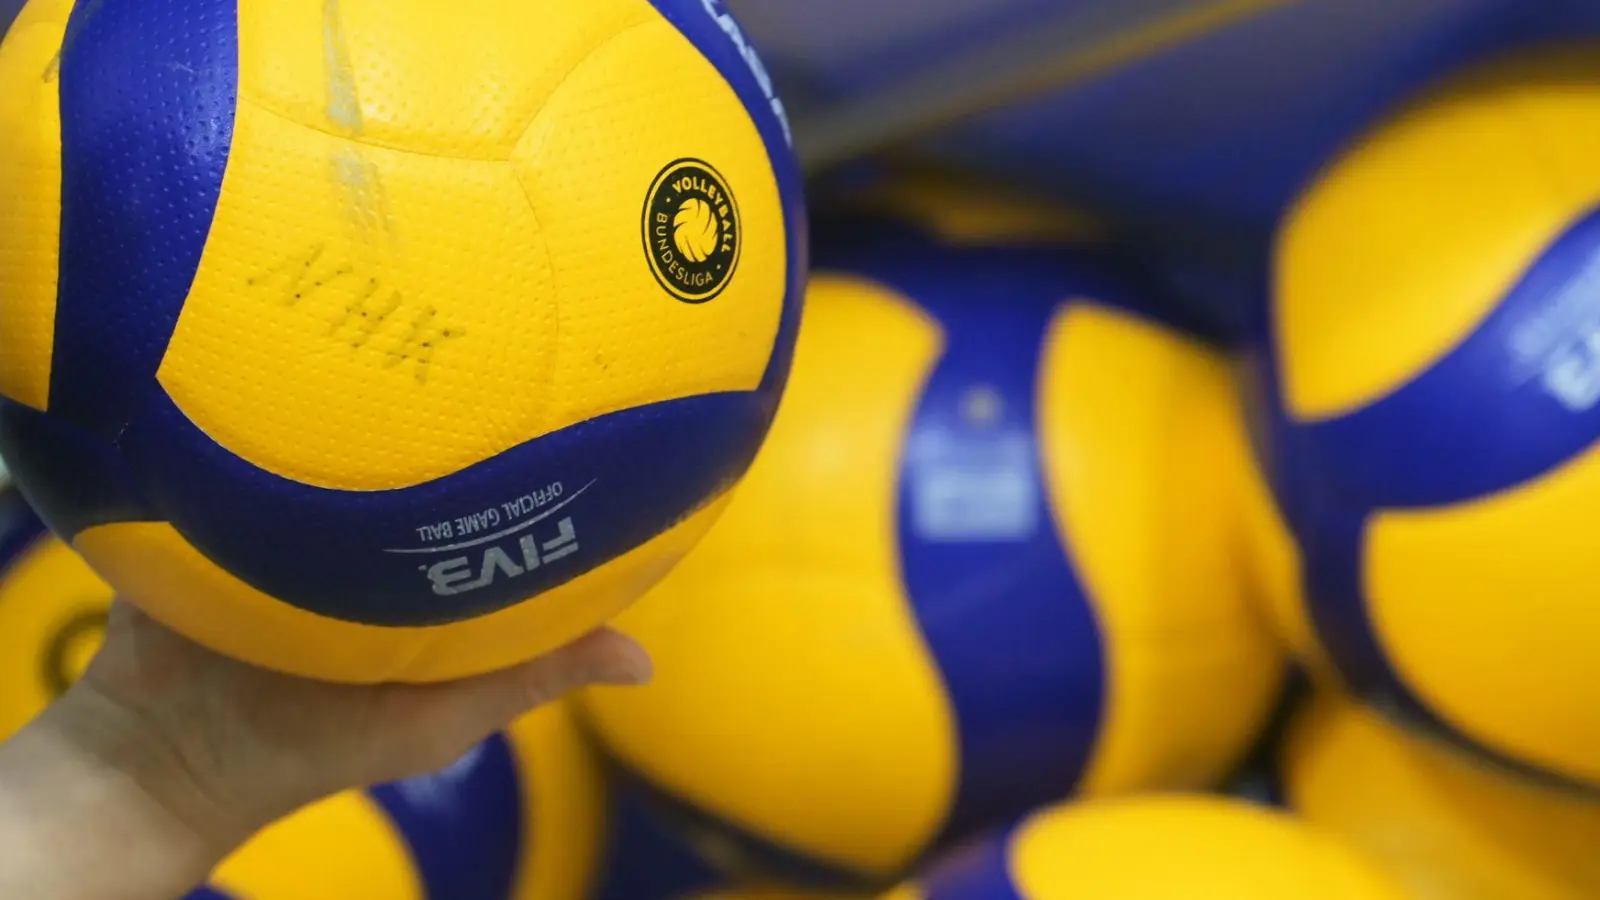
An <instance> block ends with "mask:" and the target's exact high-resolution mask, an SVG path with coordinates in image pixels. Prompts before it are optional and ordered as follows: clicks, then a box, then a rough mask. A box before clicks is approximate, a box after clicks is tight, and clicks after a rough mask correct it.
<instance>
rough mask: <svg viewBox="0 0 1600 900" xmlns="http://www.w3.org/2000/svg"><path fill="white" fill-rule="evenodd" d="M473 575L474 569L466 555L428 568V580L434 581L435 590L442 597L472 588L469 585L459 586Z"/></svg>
mask: <svg viewBox="0 0 1600 900" xmlns="http://www.w3.org/2000/svg"><path fill="white" fill-rule="evenodd" d="M471 577H472V569H470V568H469V567H468V560H467V558H466V557H465V556H459V557H456V558H455V559H447V560H445V561H444V562H442V563H439V564H438V565H435V566H432V567H430V568H429V569H428V580H429V581H431V582H433V592H434V593H435V594H438V595H439V596H441V597H454V596H455V595H456V594H459V593H462V592H463V591H468V590H471V588H469V587H457V585H459V584H461V583H462V582H463V581H466V580H467V579H469V578H471Z"/></svg>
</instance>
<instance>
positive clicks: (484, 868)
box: [0, 490, 605, 900]
mask: <svg viewBox="0 0 1600 900" xmlns="http://www.w3.org/2000/svg"><path fill="white" fill-rule="evenodd" d="M111 597H112V592H111V588H110V586H108V585H107V584H105V583H104V582H103V581H101V580H100V579H99V578H97V577H96V576H95V574H94V572H93V571H92V570H91V569H90V568H89V567H88V565H87V564H86V563H84V562H83V560H82V559H81V558H80V557H79V556H78V555H77V554H75V553H74V552H73V551H72V549H71V548H70V547H68V546H67V545H66V544H64V543H62V542H61V541H60V540H58V539H56V538H55V537H53V536H51V535H50V534H49V533H48V532H47V531H46V530H45V529H44V526H43V524H42V523H40V522H39V521H38V519H36V518H33V517H32V516H31V514H30V513H29V512H28V510H27V507H26V506H25V505H24V504H23V503H22V502H21V498H20V497H19V496H18V495H17V493H16V492H15V491H11V490H4V491H0V741H3V740H5V739H6V738H7V737H9V736H10V735H11V734H13V733H14V732H15V731H16V730H17V729H18V728H21V727H22V726H23V725H25V724H27V722H28V721H30V720H31V719H32V718H33V717H34V716H36V715H38V714H39V713H40V712H41V711H43V710H44V708H45V706H46V705H48V704H49V703H51V702H52V701H54V700H55V698H56V697H58V696H59V695H60V694H61V692H63V691H65V690H66V689H67V688H68V687H69V686H70V685H71V683H72V682H74V681H75V680H76V679H77V677H78V676H79V675H80V674H81V673H82V671H83V669H84V667H85V666H86V665H87V664H88V661H89V659H90V658H91V657H93V655H94V653H95V651H96V650H97V649H98V648H99V645H100V640H101V638H102V636H103V635H104V626H105V619H106V611H107V610H108V609H109V607H110V605H111ZM604 796H605V786H604V782H603V775H602V771H601V766H600V761H599V760H598V758H596V757H595V755H594V754H593V751H592V750H591V749H590V748H589V746H588V745H587V743H586V742H585V739H584V737H583V735H582V734H581V733H580V731H579V729H578V727H577V723H576V720H575V719H574V717H573V714H572V710H571V709H570V708H569V707H568V706H567V705H557V706H552V707H549V708H546V709H542V710H539V711H537V712H535V713H533V714H531V715H529V716H526V717H525V718H523V719H522V720H520V721H518V722H517V723H516V724H515V725H513V726H512V727H511V728H510V729H509V730H508V731H507V732H506V733H504V734H502V735H499V736H496V737H494V738H491V739H490V740H488V741H486V742H484V743H483V744H481V745H479V746H478V747H477V748H476V749H474V750H473V751H472V752H471V753H469V754H468V755H467V756H465V757H463V758H462V759H461V760H460V761H459V762H457V763H456V764H455V765H454V766H452V767H451V768H449V769H447V770H445V771H444V772H440V773H438V774H435V775H430V776H427V777H423V778H416V779H412V780H409V781H404V782H399V783H395V784H390V785H382V786H379V787H375V788H372V789H369V790H366V791H351V792H347V793H344V794H340V795H338V796H336V797H333V798H330V799H328V800H324V801H322V802H320V803H317V804H315V805H313V806H310V807H307V808H306V809H304V810H302V811H300V812H298V813H295V814H294V815H292V816H289V817H288V818H286V819H284V820H282V821H280V822H278V823H277V824H275V825H272V826H270V827H269V828H267V829H266V830H265V831H263V832H261V833H260V834H259V835H257V836H256V837H254V838H253V839H252V840H251V841H250V842H249V843H247V844H246V845H244V846H243V847H242V848H240V849H239V850H238V851H237V852H236V853H234V854H233V855H232V856H231V857H229V858H228V859H227V860H226V861H224V862H223V863H222V865H221V866H220V867H219V868H218V869H217V870H216V872H215V873H214V874H213V876H212V878H211V879H210V883H209V885H208V886H207V887H205V888H202V889H201V890H199V891H197V892H196V893H195V894H194V895H193V896H192V897H190V898H189V900H581V898H585V897H588V896H589V891H590V888H591V887H592V885H593V882H594V878H595V876H596V872H597V870H598V867H599V860H600V854H601V853H602V851H603V845H604V841H605V804H604Z"/></svg>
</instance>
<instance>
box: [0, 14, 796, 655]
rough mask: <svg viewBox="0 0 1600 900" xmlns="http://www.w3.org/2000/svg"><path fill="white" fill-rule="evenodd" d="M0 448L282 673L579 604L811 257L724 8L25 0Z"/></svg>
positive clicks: (658, 528)
mask: <svg viewBox="0 0 1600 900" xmlns="http://www.w3.org/2000/svg"><path fill="white" fill-rule="evenodd" d="M0 131H3V132H4V133H5V135H6V139H5V141H4V142H3V145H0V194H3V195H4V196H5V197H6V202H5V203H4V204H3V206H0V398H3V399H0V451H3V453H4V456H5V458H6V460H7V462H8V464H9V465H10V468H11V469H12V471H13V473H14V475H15V477H16V479H17V481H18V483H19V484H20V485H21V487H22V489H23V490H24V491H25V492H26V493H27V495H28V497H29V498H30V500H31V501H32V502H33V503H34V504H35V506H37V507H38V508H39V509H40V511H41V512H42V514H43V516H44V518H45V519H46V521H47V522H48V523H49V524H50V526H51V527H52V528H53V529H54V530H55V531H57V532H58V533H60V534H61V535H63V536H64V537H65V538H67V539H68V540H69V541H70V542H71V543H72V544H73V545H74V546H75V547H76V548H77V549H78V550H79V551H81V552H82V553H83V554H84V555H85V556H86V557H87V558H88V559H89V561H90V562H91V563H92V564H93V565H94V567H95V568H96V569H97V570H98V571H99V572H100V573H101V574H102V575H103V576H105V577H106V579H107V580H109V581H110V582H111V583H112V584H114V585H115V586H116V587H117V589H118V591H119V592H121V593H122V594H124V595H125V596H127V597H128V598H130V599H131V600H133V601H134V602H136V603H137V604H139V605H140V606H141V607H143V608H144V609H145V610H146V611H147V612H149V613H150V614H151V615H152V616H154V617H155V618H157V619H159V620H161V621H163V622H164V623H166V624H167V625H169V626H171V627H173V628H175V629H177V630H178V631H180V632H182V633H184V634H186V635H187V636H189V637H190V638H193V639H195V640H197V641H199V642H201V643H204V644H207V645H209V646H211V647H213V648H215V649H217V650H220V651H222V652H225V653H228V654H230V655H233V656H235V657H238V658H241V659H244V660H247V661H249V662H252V663H257V664H260V665H264V666H268V667H271V668H275V669H278V670H282V671H286V672H290V673H293V674H298V675H303V676H311V677H318V678H323V679H329V680H337V681H349V682H375V681H386V680H401V681H433V680H444V679H449V678H454V677H458V676H465V675H470V674H474V673H480V672H484V671H488V670H492V669H496V668H499V667H503V666H507V665H510V664H514V663H517V662H520V661H523V660H525V659H528V658H531V657H533V656H536V655H538V654H539V653H541V652H543V651H547V650H550V649H553V648H554V647H556V646H558V645H560V644H563V643H565V642H567V641H569V640H571V639H573V638H576V637H578V636H579V635H580V634H582V633H583V632H585V631H588V630H590V629H592V628H594V627H596V626H597V625H599V624H600V623H601V622H602V621H604V620H605V619H607V618H608V617H610V616H611V615H613V614H615V613H616V612H617V611H618V610H620V609H621V608H622V607H624V606H625V605H626V604H627V603H629V602H631V601H632V600H633V599H635V598H636V597H637V596H638V595H640V594H641V593H643V591H644V590H645V589H646V588H647V587H648V586H649V585H650V584H652V583H653V582H654V581H655V580H657V579H658V578H659V577H660V576H661V575H662V574H663V573H664V572H665V571H667V570H668V569H669V568H670V567H671V566H672V565H673V563H674V562H675V561H676V560H677V559H678V558H679V557H681V556H682V554H683V553H684V552H685V551H686V550H687V549H688V548H689V547H690V546H691V545H692V544H693V543H694V542H695V540H696V539H697V538H698V537H699V536H700V535H701V534H702V533H703V532H704V530H705V529H706V528H707V527H708V526H709V525H710V523H711V521H712V520H713V519H714V518H715V516H716V515H717V513H718V512H719V511H720V509H721V507H722V505H723V504H724V503H725V500H726V492H727V491H728V489H729V487H730V486H731V485H732V484H733V483H734V482H735V481H736V480H737V479H738V477H739V476H740V475H741V474H742V473H743V471H744V469H745V468H746V467H747V465H748V463H749V461H750V460H751V458H752V457H753V456H754V454H755V451H756V449H757V447H758V446H759V445H760V443H761V440H762V438H763V436H764V435H765V433H766V430H767V427H768V425H769V424H770V421H771V417H772V415H773V413H774V411H775V409H776V406H777V401H778V398H779V395H780V393H781V391H782V387H783V383H784V381H785V378H786V375H787V370H788V362H789V359H790V356H791V352H792V343H793V338H794V334H795V331H796V329H797V325H798V318H799V310H800V302H801V299H802V296H801V295H802V292H803V290H802V285H803V284H804V278H805V272H806V267H807V261H806V246H805V237H804V235H805V225H804V209H803V199H802V191H801V177H800V175H799V172H798V167H797V163H796V161H795V157H794V154H793V152H792V150H791V147H790V143H789V132H788V125H787V121H786V118H785V115H784V111H783V107H782V104H781V103H780V102H779V100H778V99H777V98H776V96H775V95H774V94H773V93H772V85H771V79H770V78H769V77H768V75H767V73H766V70H765V68H764V67H763V66H762V64H761V61H760V59H759V57H757V55H756V54H755V52H754V50H753V49H752V48H751V46H750V45H749V44H748V42H747V41H746V40H745V38H744V34H743V32H742V31H741V30H740V29H739V26H738V25H737V24H736V23H735V22H734V20H733V19H732V17H731V16H730V15H729V14H728V13H727V12H726V11H725V10H724V9H723V8H722V5H721V3H720V2H716V0H586V2H583V3H543V2H534V3H526V2H514V0H463V2H454V3H436V2H431V0H401V2H395V0H342V2H338V3H333V2H327V3H324V2H317V0H174V2H168V3H162V4H160V5H158V6H156V7H151V6H150V5H149V4H148V3H143V2H139V0H80V2H73V0H32V2H30V3H29V5H28V6H27V8H26V9H25V11H24V12H23V13H22V15H21V16H20V18H19V19H18V20H17V21H16V23H15V24H14V25H13V26H12V28H11V29H10V31H9V32H8V33H7V35H6V38H5V42H4V45H3V47H0Z"/></svg>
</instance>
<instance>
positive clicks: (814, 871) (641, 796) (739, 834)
mask: <svg viewBox="0 0 1600 900" xmlns="http://www.w3.org/2000/svg"><path fill="white" fill-rule="evenodd" d="M617 776H618V778H619V779H620V780H621V783H622V785H623V790H625V791H627V792H629V793H630V794H633V795H634V797H635V798H636V799H635V802H636V803H637V804H638V805H637V807H636V811H635V813H636V814H640V815H643V816H645V817H648V818H651V819H654V820H655V821H654V823H652V826H651V827H652V830H654V829H655V828H660V829H662V830H661V831H658V832H657V834H658V835H659V834H662V833H666V834H676V835H681V836H682V838H683V840H684V841H685V842H686V844H687V845H688V846H689V847H691V848H693V847H694V846H695V845H696V842H697V840H698V839H701V838H703V839H704V840H705V841H706V842H707V843H710V844H714V845H716V846H717V847H718V848H727V849H728V850H729V851H731V856H732V859H731V860H727V861H725V860H721V859H718V860H716V862H717V863H719V864H732V865H733V866H734V867H736V868H737V871H733V872H728V873H726V874H728V875H731V876H734V877H736V878H739V879H741V880H744V881H757V882H763V883H765V882H768V881H772V880H776V881H777V882H779V883H781V884H788V885H794V886H797V887H805V888H814V889H817V890H821V891H845V892H850V893H855V892H859V891H860V890H861V889H862V888H864V887H872V885H869V884H866V883H865V882H864V881H863V878H862V876H860V875H859V874H857V873H855V872H852V871H850V870H848V869H845V868H842V867H837V866H832V865H829V864H828V863H826V862H823V861H821V860H817V859H814V858H812V857H810V856H806V855H804V854H800V853H796V852H795V851H793V850H790V849H788V848H786V847H784V846H782V845H781V844H778V843H775V842H773V841H771V840H768V839H767V838H765V837H762V836H761V835H759V834H756V833H755V832H753V831H749V830H746V829H744V828H741V827H739V824H738V823H736V822H733V821H731V820H728V819H723V818H720V817H718V816H716V815H713V814H712V813H709V812H706V811H705V810H704V809H702V808H700V807H699V806H697V805H695V804H694V803H690V802H688V801H686V800H684V799H682V798H681V797H678V796H676V795H674V794H672V793H671V792H670V791H668V790H666V789H665V788H663V787H661V786H660V785H658V784H656V783H654V782H652V781H649V780H646V779H644V778H641V777H639V776H638V775H637V774H635V773H632V772H629V771H628V770H626V769H619V770H618V771H617ZM680 862H681V860H680ZM885 887H886V885H885ZM606 900H640V898H636V897H631V896H623V895H612V896H611V897H607V898H606Z"/></svg>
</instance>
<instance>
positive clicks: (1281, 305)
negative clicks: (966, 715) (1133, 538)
mask: <svg viewBox="0 0 1600 900" xmlns="http://www.w3.org/2000/svg"><path fill="white" fill-rule="evenodd" d="M1596 153H1600V63H1597V62H1596V59H1595V56H1594V54H1593V53H1592V51H1591V50H1587V49H1573V48H1567V49H1564V50H1563V49H1552V50H1548V51H1546V52H1542V53H1540V54H1538V55H1536V56H1519V57H1513V58H1509V59H1506V60H1503V61H1500V62H1497V63H1494V64H1491V65H1488V66H1486V67H1481V68H1479V69H1477V70H1473V71H1469V72H1466V73H1463V74H1461V75H1459V76H1457V77H1456V78H1454V79H1452V80H1450V81H1448V82H1446V83H1444V84H1441V85H1440V86H1438V88H1437V89H1436V90H1435V91H1434V92H1433V93H1431V94H1429V95H1428V96H1425V97H1421V98H1419V99H1417V100H1416V102H1415V103H1413V104H1412V105H1410V106H1408V107H1406V108H1405V109H1403V110H1401V111H1400V112H1399V113H1397V114H1396V115H1395V116H1394V117H1393V118H1392V119H1391V120H1390V121H1388V122H1387V123H1385V124H1383V125H1382V126H1381V127H1379V128H1377V129H1375V130H1374V131H1373V132H1372V133H1371V134H1369V135H1368V136H1367V137H1366V138H1364V139H1362V140H1360V141H1357V142H1356V143H1355V144H1353V145H1352V146H1351V147H1350V148H1349V149H1348V150H1347V151H1346V152H1345V153H1344V154H1343V155H1342V156H1340V157H1339V158H1338V159H1336V160H1335V161H1334V162H1333V163H1331V164H1330V165H1329V167H1328V168H1327V170H1326V171H1325V172H1324V173H1323V175H1322V177H1321V178H1320V180H1319V181H1317V183H1316V184H1314V185H1312V186H1311V187H1310V188H1308V189H1307V191H1306V192H1305V194H1304V195H1303V196H1302V197H1301V199H1300V200H1299V202H1298V204H1297V205H1296V207H1295V208H1294V209H1293V210H1292V211H1291V212H1290V214H1289V216H1288V218H1287V220H1286V222H1285V224H1284V226H1283V228H1282V231H1281V234H1280V236H1279V239H1278V243H1277V248H1276V256H1275V265H1274V272H1273V291H1272V304H1271V309H1270V317H1271V323H1270V330H1269V337H1268V340H1267V341H1266V344H1265V346H1264V347H1263V348H1262V349H1261V352H1260V353H1259V354H1258V356H1257V366H1256V368H1255V373H1254V374H1255V377H1256V380H1257V383H1258V388H1259V390H1258V391H1257V393H1258V417H1257V418H1258V422H1259V431H1260V435H1261V438H1262V441H1261V443H1262V447H1263V454H1262V456H1263V460H1264V462H1265V469H1266V473H1267V477H1268V481H1269V483H1270V486H1271V488H1272V496H1273V500H1274V502H1273V503H1272V504H1269V505H1268V506H1267V508H1266V509H1264V510H1263V511H1262V512H1260V513H1259V517H1260V521H1261V523H1262V524H1261V526H1260V527H1259V528H1258V532H1259V533H1260V534H1261V535H1262V536H1263V540H1262V542H1261V546H1262V547H1263V558H1264V559H1268V560H1272V562H1271V566H1272V567H1273V570H1274V571H1276V572H1277V575H1276V579H1275V580H1276V581H1277V583H1278V585H1279V587H1278V589H1277V590H1276V591H1275V592H1274V593H1273V596H1274V597H1276V601H1275V604H1274V605H1273V607H1272V609H1274V610H1275V615H1276V618H1277V620H1278V621H1279V622H1280V628H1281V630H1282V632H1283V634H1284V635H1285V636H1286V637H1287V638H1288V639H1289V640H1290V641H1291V642H1292V643H1293V644H1295V645H1296V646H1297V647H1298V648H1299V650H1300V653H1301V656H1302V658H1303V659H1305V660H1306V661H1307V662H1308V663H1309V664H1310V666H1311V667H1312V668H1313V669H1314V670H1316V671H1318V672H1321V673H1323V675H1324V680H1327V679H1330V678H1331V679H1332V680H1333V681H1334V682H1335V683H1336V684H1338V685H1339V686H1340V687H1342V688H1344V689H1347V690H1349V691H1350V692H1352V693H1353V694H1355V695H1356V696H1357V697H1358V698H1360V699H1361V700H1363V701H1365V702H1367V703H1369V704H1371V705H1373V706H1374V707H1375V708H1377V709H1379V710H1382V711H1383V712H1385V713H1386V714H1388V715H1389V716H1390V717H1391V718H1393V719H1396V720H1398V721H1401V722H1404V723H1406V724H1408V725H1410V726H1412V727H1414V728H1418V729H1421V730H1423V731H1426V732H1428V733H1430V734H1433V735H1434V736H1436V737H1439V738H1442V739H1445V740H1449V741H1451V742H1453V743H1455V744H1457V745H1458V746H1462V747H1467V748H1471V749H1473V750H1474V751H1476V752H1477V753H1478V754H1479V755H1480V756H1481V757H1484V758H1487V759H1490V760H1492V761H1494V762H1495V763H1497V764H1498V765H1500V766H1502V767H1503V768H1508V769H1516V770H1523V771H1528V772H1530V773H1535V774H1540V775H1543V776H1545V777H1549V778H1554V779H1557V780H1561V781H1565V782H1568V783H1583V784H1587V785H1590V786H1594V785H1600V754H1596V753H1595V748H1596V747H1597V746H1600V707H1597V706H1596V704H1595V703H1594V702H1593V690H1594V684H1595V683H1596V681H1597V680H1600V657H1597V656H1596V654H1595V653H1594V646H1595V642H1596V640H1597V638H1600V606H1597V605H1596V603H1595V602H1594V598H1595V589H1594V579H1593V575H1592V572H1591V569H1592V561H1593V559H1594V555H1593V553H1592V552H1591V551H1592V547H1591V544H1592V533H1593V531H1594V529H1593V527H1592V525H1591V524H1590V523H1589V516H1590V515H1591V514H1592V511H1593V510H1594V509H1595V508H1596V507H1597V504H1600V445H1597V444H1596V438H1597V437H1600V289H1597V282H1596V276H1597V274H1600V264H1597V253H1600V216H1597V214H1596V212H1595V206H1596V203H1597V202H1600V168H1597V167H1596V166H1595V165H1594V163H1593V160H1594V159H1595V157H1596Z"/></svg>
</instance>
